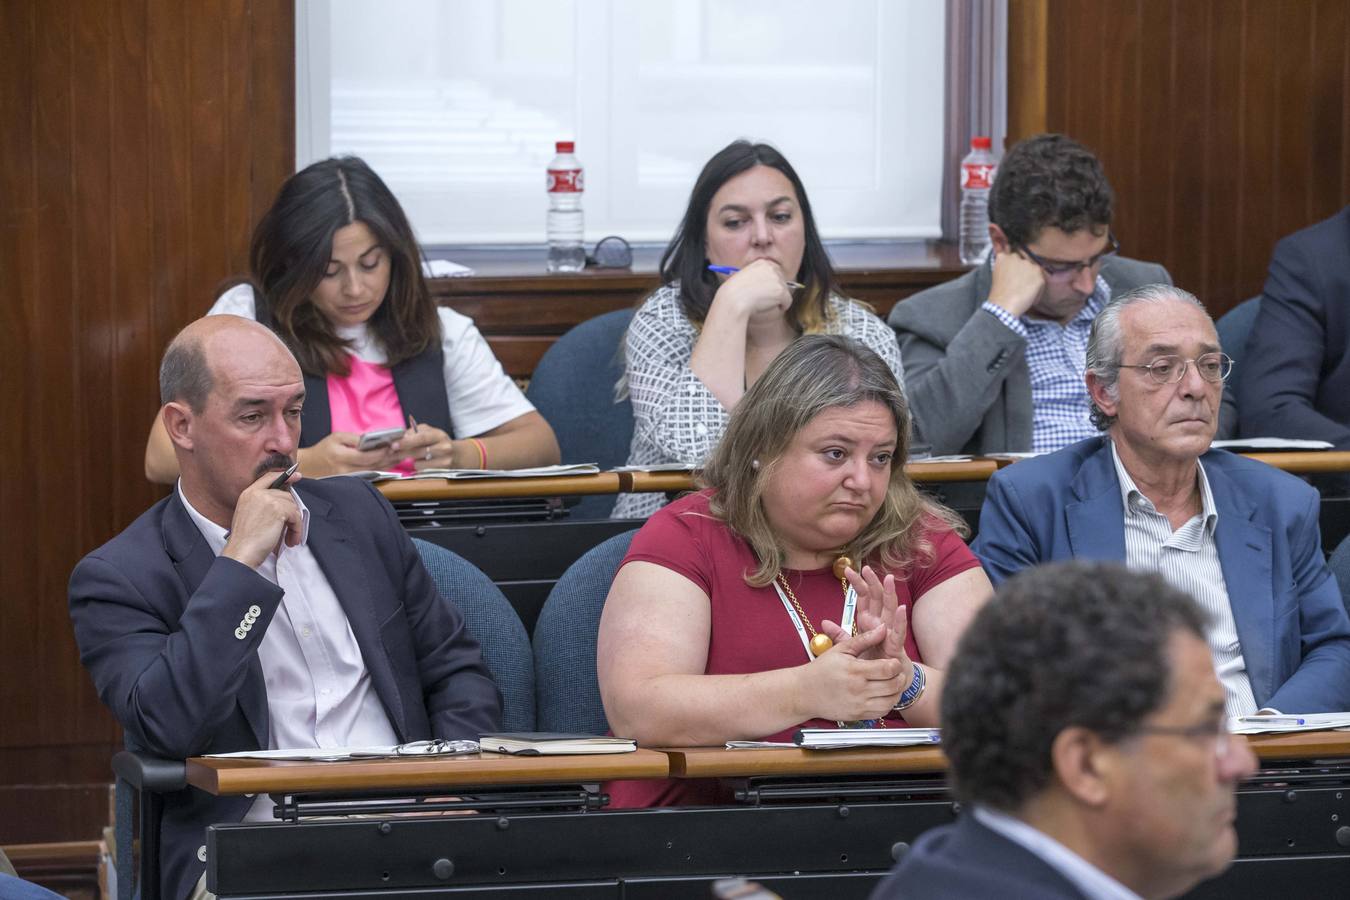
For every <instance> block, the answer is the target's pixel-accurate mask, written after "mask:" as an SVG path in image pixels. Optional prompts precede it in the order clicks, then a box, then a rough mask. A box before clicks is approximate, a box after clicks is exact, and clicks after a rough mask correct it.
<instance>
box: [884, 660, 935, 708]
mask: <svg viewBox="0 0 1350 900" xmlns="http://www.w3.org/2000/svg"><path fill="white" fill-rule="evenodd" d="M911 665H912V666H914V680H913V681H911V682H910V683H909V687H907V688H905V690H904V692H903V693H901V694H900V699H899V700H897V701H896V702H895V705H894V706H892V707H891V709H893V710H895V711H896V712H900V711H901V710H903V709H909V708H910V707H911V706H913V705H914V701H915V700H918V699H919V698H920V697H922V696H923V689H924V688H925V687H927V686H928V680H927V679H926V678H925V677H924V674H923V667H922V666H920V665H919V664H918V663H911Z"/></svg>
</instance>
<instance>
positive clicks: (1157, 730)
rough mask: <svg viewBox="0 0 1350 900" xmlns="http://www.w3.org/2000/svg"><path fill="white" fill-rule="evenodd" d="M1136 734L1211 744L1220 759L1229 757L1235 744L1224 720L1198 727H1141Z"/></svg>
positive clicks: (1204, 723) (1203, 723)
mask: <svg viewBox="0 0 1350 900" xmlns="http://www.w3.org/2000/svg"><path fill="white" fill-rule="evenodd" d="M1134 733H1135V734H1152V735H1162V736H1163V737H1179V738H1186V739H1188V740H1191V741H1196V742H1198V743H1201V744H1209V745H1211V746H1212V747H1213V749H1214V755H1215V756H1216V757H1218V758H1219V759H1223V758H1224V757H1225V756H1227V755H1228V751H1229V750H1230V749H1231V748H1232V744H1233V735H1232V734H1230V733H1229V731H1228V721H1227V720H1226V719H1222V718H1221V719H1219V721H1218V722H1201V723H1200V724H1198V725H1141V726H1139V727H1138V728H1136V729H1135V731H1134Z"/></svg>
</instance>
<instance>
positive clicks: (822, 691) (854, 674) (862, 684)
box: [803, 624, 910, 721]
mask: <svg viewBox="0 0 1350 900" xmlns="http://www.w3.org/2000/svg"><path fill="white" fill-rule="evenodd" d="M887 632H888V629H887V628H886V626H884V625H881V624H878V625H877V626H876V627H875V628H872V629H871V630H869V631H862V632H859V633H858V634H855V635H847V636H846V635H844V634H842V633H841V632H840V631H839V627H838V626H837V625H836V626H835V633H836V634H838V635H839V638H841V639H840V640H837V641H836V643H835V645H834V646H833V647H831V648H830V649H829V650H827V651H825V652H824V653H822V654H821V655H820V656H817V657H816V658H815V659H814V660H812V661H811V662H810V663H809V664H807V665H806V666H805V667H804V669H803V671H804V672H805V673H806V675H807V677H808V681H809V688H808V690H809V691H810V696H809V697H808V702H807V704H806V708H807V709H808V710H809V711H810V715H811V716H812V717H819V718H822V719H835V720H837V721H856V720H858V719H879V718H881V717H882V716H884V715H886V713H888V712H890V711H891V707H892V706H894V705H895V698H896V697H898V696H900V692H901V691H902V690H904V688H905V686H906V685H907V684H908V678H909V672H910V669H909V668H907V667H902V665H901V663H899V662H897V661H896V660H894V659H892V658H889V657H886V656H883V655H881V654H880V653H879V652H878V650H879V648H881V647H882V646H883V645H884V644H885V643H886V642H887ZM901 673H904V674H905V684H901V683H900V682H901Z"/></svg>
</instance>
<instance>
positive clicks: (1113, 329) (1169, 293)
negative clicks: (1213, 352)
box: [1087, 284, 1214, 431]
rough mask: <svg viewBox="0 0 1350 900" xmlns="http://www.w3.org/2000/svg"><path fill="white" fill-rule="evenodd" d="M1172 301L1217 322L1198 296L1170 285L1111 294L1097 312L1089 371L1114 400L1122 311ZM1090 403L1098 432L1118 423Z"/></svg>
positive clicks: (1117, 392)
mask: <svg viewBox="0 0 1350 900" xmlns="http://www.w3.org/2000/svg"><path fill="white" fill-rule="evenodd" d="M1172 302H1179V303H1190V304H1191V305H1192V306H1194V307H1195V308H1196V309H1198V310H1200V311H1201V312H1202V313H1204V314H1205V318H1206V319H1209V323H1210V324H1211V325H1213V324H1214V320H1213V319H1212V318H1210V315H1209V310H1207V309H1205V304H1203V303H1201V302H1200V301H1199V300H1198V299H1196V296H1195V295H1194V294H1192V293H1191V292H1190V291H1186V290H1182V289H1181V288H1179V287H1175V286H1173V285H1170V284H1146V285H1143V286H1141V287H1137V288H1135V289H1134V290H1132V291H1127V292H1126V293H1124V294H1121V295H1120V296H1119V297H1112V298H1111V302H1110V303H1108V304H1106V306H1105V307H1103V308H1102V311H1101V312H1099V313H1097V318H1095V319H1093V320H1092V331H1091V333H1090V334H1089V335H1088V345H1087V371H1088V372H1091V373H1092V374H1093V375H1094V376H1096V378H1097V381H1098V383H1100V384H1101V385H1102V387H1103V388H1104V389H1105V390H1106V393H1107V396H1109V397H1110V398H1111V399H1112V400H1119V399H1120V385H1119V381H1120V361H1121V358H1122V357H1124V355H1125V335H1124V334H1123V333H1122V332H1121V328H1120V315H1121V313H1123V312H1124V311H1125V308H1126V307H1127V306H1133V305H1134V304H1136V303H1172ZM1089 403H1090V404H1091V407H1092V411H1091V414H1090V415H1091V418H1092V424H1093V425H1095V426H1096V427H1097V430H1098V431H1105V430H1106V429H1108V428H1110V427H1111V426H1112V425H1114V424H1115V421H1116V417H1115V416H1108V415H1107V414H1106V413H1104V412H1102V411H1101V409H1100V408H1098V406H1097V404H1096V403H1091V401H1089Z"/></svg>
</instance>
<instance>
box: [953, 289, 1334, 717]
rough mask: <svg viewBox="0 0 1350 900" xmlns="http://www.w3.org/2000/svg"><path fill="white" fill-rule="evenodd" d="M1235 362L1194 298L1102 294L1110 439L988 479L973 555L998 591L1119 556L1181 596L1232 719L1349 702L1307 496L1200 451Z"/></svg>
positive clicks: (1100, 382) (1092, 342) (1295, 486)
mask: <svg viewBox="0 0 1350 900" xmlns="http://www.w3.org/2000/svg"><path fill="white" fill-rule="evenodd" d="M1232 368H1233V361H1232V360H1231V359H1229V358H1228V356H1227V355H1226V354H1224V352H1223V348H1222V347H1221V346H1220V345H1219V337H1218V334H1217V333H1216V332H1215V330H1214V323H1213V321H1212V320H1211V319H1210V317H1209V315H1208V314H1207V313H1206V312H1205V309H1204V307H1203V306H1202V305H1201V304H1200V301H1198V300H1196V299H1195V297H1194V296H1192V295H1191V294H1188V293H1187V292H1185V291H1183V290H1181V289H1179V288H1175V287H1172V286H1170V285H1150V286H1147V287H1144V288H1140V289H1138V290H1136V291H1133V292H1131V293H1129V294H1126V295H1124V296H1121V297H1118V298H1116V299H1114V300H1112V301H1111V303H1110V304H1108V305H1107V306H1106V308H1105V309H1103V310H1102V312H1101V313H1100V314H1099V315H1098V316H1097V319H1096V321H1095V322H1094V323H1093V326H1092V332H1091V335H1090V337H1089V340H1088V348H1087V375H1086V378H1085V380H1086V383H1087V389H1088V393H1089V394H1090V396H1091V398H1092V405H1093V413H1092V415H1093V421H1094V423H1095V424H1096V425H1097V427H1098V428H1099V429H1101V430H1103V431H1104V432H1105V435H1104V436H1102V437H1093V438H1089V439H1087V440H1084V441H1080V442H1078V443H1076V444H1073V445H1072V446H1069V447H1066V448H1064V449H1063V450H1060V451H1058V452H1056V453H1051V454H1048V455H1046V456H1042V457H1038V458H1036V459H1033V460H1027V461H1024V462H1019V463H1017V464H1016V465H1013V466H1009V467H1008V468H1006V469H1003V470H1002V471H1000V472H999V473H998V474H997V475H995V476H994V477H993V478H992V479H991V480H990V482H989V490H988V493H987V495H986V497H985V502H984V508H983V509H982V510H981V513H980V533H979V537H978V538H977V539H976V541H975V543H974V544H973V545H972V549H973V550H974V551H975V553H976V555H977V556H978V557H979V558H980V560H981V562H982V563H983V564H984V568H985V571H986V572H988V573H989V577H990V579H991V580H992V581H993V582H994V584H995V585H997V584H998V583H1000V582H1001V581H1003V580H1004V579H1006V578H1008V577H1009V576H1011V575H1012V574H1013V573H1015V572H1017V571H1019V570H1021V569H1023V568H1026V567H1028V566H1034V565H1037V564H1039V563H1044V562H1049V561H1052V560H1064V559H1091V560H1116V561H1121V562H1124V563H1125V564H1126V565H1127V566H1129V567H1130V568H1131V569H1136V570H1142V571H1155V572H1157V573H1159V574H1160V575H1162V576H1163V577H1164V578H1165V579H1167V581H1169V582H1170V583H1171V584H1173V585H1175V586H1176V587H1178V588H1180V589H1182V590H1184V591H1186V592H1188V593H1190V594H1192V595H1193V596H1194V597H1195V598H1196V599H1197V600H1198V601H1199V603H1200V605H1201V606H1202V607H1203V608H1204V609H1205V610H1206V612H1207V613H1208V614H1209V616H1210V625H1209V628H1208V632H1207V634H1206V638H1207V640H1208V642H1209V647H1210V652H1211V654H1212V655H1213V657H1214V666H1215V668H1216V669H1217V670H1218V673H1219V679H1220V681H1221V682H1222V683H1223V686H1224V691H1225V694H1226V697H1227V703H1226V705H1227V709H1228V712H1229V714H1230V715H1250V714H1252V713H1255V712H1257V711H1258V710H1276V711H1280V712H1288V713H1299V712H1319V711H1332V710H1337V711H1338V710H1344V709H1347V708H1350V619H1347V616H1346V611H1345V606H1344V604H1343V603H1342V601H1341V594H1340V590H1339V588H1338V587H1337V586H1336V582H1335V580H1334V579H1333V578H1332V576H1331V572H1330V571H1329V570H1328V569H1327V565H1326V559H1325V557H1324V555H1323V553H1322V541H1321V536H1320V534H1319V532H1318V514H1319V510H1320V501H1319V498H1318V495H1317V492H1316V491H1315V490H1313V489H1312V488H1311V487H1309V486H1308V485H1307V484H1305V483H1304V482H1303V481H1301V480H1300V479H1298V478H1295V477H1294V476H1292V475H1289V474H1287V473H1285V472H1281V471H1279V470H1278V469H1275V468H1272V467H1270V466H1267V465H1265V464H1264V463H1259V462H1255V461H1253V460H1248V459H1244V458H1243V457H1240V456H1236V455H1234V454H1231V453H1228V452H1226V451H1223V450H1211V449H1210V448H1209V445H1210V442H1211V441H1212V440H1213V437H1214V431H1215V427H1216V423H1217V420H1218V411H1219V405H1220V398H1221V396H1222V393H1223V383H1224V380H1225V379H1226V378H1227V377H1228V375H1229V373H1230V372H1231V371H1232Z"/></svg>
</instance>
